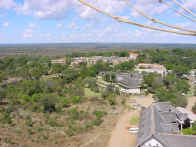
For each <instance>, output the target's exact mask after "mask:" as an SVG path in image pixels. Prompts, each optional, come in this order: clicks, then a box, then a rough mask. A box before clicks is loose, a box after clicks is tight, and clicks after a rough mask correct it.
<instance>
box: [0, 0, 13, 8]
mask: <svg viewBox="0 0 196 147" xmlns="http://www.w3.org/2000/svg"><path fill="white" fill-rule="evenodd" d="M15 5H16V3H15V2H14V0H0V9H10V8H12V7H14V6H15Z"/></svg>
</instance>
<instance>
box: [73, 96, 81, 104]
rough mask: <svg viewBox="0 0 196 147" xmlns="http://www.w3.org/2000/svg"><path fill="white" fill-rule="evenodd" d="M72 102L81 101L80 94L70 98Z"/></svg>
mask: <svg viewBox="0 0 196 147" xmlns="http://www.w3.org/2000/svg"><path fill="white" fill-rule="evenodd" d="M71 101H72V103H73V104H77V103H80V102H81V101H82V97H80V96H75V97H73V98H72V99H71Z"/></svg>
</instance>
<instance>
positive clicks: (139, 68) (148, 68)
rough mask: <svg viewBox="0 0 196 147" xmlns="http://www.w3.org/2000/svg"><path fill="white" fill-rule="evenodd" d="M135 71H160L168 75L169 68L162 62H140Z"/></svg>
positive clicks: (163, 74)
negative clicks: (161, 63)
mask: <svg viewBox="0 0 196 147" xmlns="http://www.w3.org/2000/svg"><path fill="white" fill-rule="evenodd" d="M135 71H138V72H139V73H142V72H146V73H158V74H160V75H161V76H166V75H167V69H166V68H165V67H164V66H163V65H160V64H146V63H140V64H138V65H137V66H136V68H135Z"/></svg>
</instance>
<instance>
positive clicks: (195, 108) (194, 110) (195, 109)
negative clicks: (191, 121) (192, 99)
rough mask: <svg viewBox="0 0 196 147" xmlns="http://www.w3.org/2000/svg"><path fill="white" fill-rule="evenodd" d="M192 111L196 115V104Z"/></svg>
mask: <svg viewBox="0 0 196 147" xmlns="http://www.w3.org/2000/svg"><path fill="white" fill-rule="evenodd" d="M192 111H193V112H194V113H196V103H195V104H194V105H193V107H192Z"/></svg>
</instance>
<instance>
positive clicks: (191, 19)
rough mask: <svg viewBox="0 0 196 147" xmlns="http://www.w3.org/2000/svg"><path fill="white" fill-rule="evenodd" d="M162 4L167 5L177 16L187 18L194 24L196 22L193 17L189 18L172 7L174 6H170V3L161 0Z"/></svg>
mask: <svg viewBox="0 0 196 147" xmlns="http://www.w3.org/2000/svg"><path fill="white" fill-rule="evenodd" d="M159 2H160V3H164V4H165V5H167V6H168V7H169V8H170V9H172V10H173V11H175V12H176V13H177V14H179V15H181V16H183V17H185V18H186V19H188V20H190V21H192V22H196V19H193V18H192V17H189V16H187V15H186V14H184V13H183V12H180V11H179V10H178V9H176V8H174V7H172V5H170V4H169V3H167V2H166V1H164V0H159Z"/></svg>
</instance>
